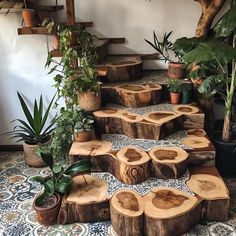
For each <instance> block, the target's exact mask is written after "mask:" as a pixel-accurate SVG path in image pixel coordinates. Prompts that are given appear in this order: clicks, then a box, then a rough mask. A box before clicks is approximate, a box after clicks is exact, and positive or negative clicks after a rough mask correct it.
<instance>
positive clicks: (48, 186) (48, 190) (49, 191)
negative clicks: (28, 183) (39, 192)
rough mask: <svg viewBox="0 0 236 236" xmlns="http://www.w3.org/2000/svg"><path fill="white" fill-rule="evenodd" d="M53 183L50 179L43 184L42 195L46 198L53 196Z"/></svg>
mask: <svg viewBox="0 0 236 236" xmlns="http://www.w3.org/2000/svg"><path fill="white" fill-rule="evenodd" d="M54 187H55V186H54V182H53V180H52V179H49V180H47V181H46V182H45V183H44V193H45V194H46V196H51V195H53V194H54V192H55V188H54Z"/></svg>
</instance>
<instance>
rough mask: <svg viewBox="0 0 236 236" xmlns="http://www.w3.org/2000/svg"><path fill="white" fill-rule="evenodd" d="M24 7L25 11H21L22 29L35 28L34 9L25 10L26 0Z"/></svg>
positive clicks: (25, 0)
mask: <svg viewBox="0 0 236 236" xmlns="http://www.w3.org/2000/svg"><path fill="white" fill-rule="evenodd" d="M24 7H25V9H24V10H22V17H23V23H24V27H33V26H37V23H36V14H35V11H34V9H29V8H27V0H24Z"/></svg>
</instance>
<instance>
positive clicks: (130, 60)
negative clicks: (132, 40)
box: [96, 56, 143, 82]
mask: <svg viewBox="0 0 236 236" xmlns="http://www.w3.org/2000/svg"><path fill="white" fill-rule="evenodd" d="M142 64H143V62H142V59H141V57H139V56H136V57H134V56H133V57H121V56H120V57H117V56H116V57H115V56H109V57H107V58H104V60H103V61H99V64H98V65H97V66H96V70H97V71H98V73H99V71H100V70H102V71H106V72H105V73H104V75H103V76H106V79H107V81H109V82H122V81H131V80H137V79H140V78H141V77H142ZM99 74H100V75H101V76H102V73H99Z"/></svg>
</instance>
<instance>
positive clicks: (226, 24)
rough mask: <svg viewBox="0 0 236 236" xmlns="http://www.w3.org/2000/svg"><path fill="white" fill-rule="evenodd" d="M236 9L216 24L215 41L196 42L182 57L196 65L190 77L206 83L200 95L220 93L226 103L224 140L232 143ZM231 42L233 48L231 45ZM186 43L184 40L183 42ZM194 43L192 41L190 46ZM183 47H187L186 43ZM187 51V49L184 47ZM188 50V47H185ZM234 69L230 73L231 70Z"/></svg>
mask: <svg viewBox="0 0 236 236" xmlns="http://www.w3.org/2000/svg"><path fill="white" fill-rule="evenodd" d="M235 16H236V5H235V2H234V1H232V6H231V8H230V9H229V10H228V11H227V12H226V13H225V14H224V15H223V17H222V18H221V19H220V20H219V21H218V22H217V24H216V25H215V27H214V28H213V31H214V32H215V35H214V37H211V38H205V39H204V40H203V41H197V40H195V39H194V41H195V44H194V46H193V48H192V49H191V50H190V51H189V52H187V53H186V54H185V55H184V56H183V60H184V61H185V62H186V63H187V64H188V65H189V66H192V65H197V66H195V69H194V70H193V71H192V72H191V73H190V76H191V77H193V78H197V77H199V76H201V77H202V78H203V79H204V80H203V82H202V84H201V85H200V87H199V88H198V91H199V92H200V93H202V94H204V95H205V96H214V95H215V94H216V93H218V94H219V95H220V96H221V97H222V98H223V99H224V103H225V117H224V127H223V132H222V140H223V141H226V142H228V141H230V139H231V133H232V132H231V131H232V120H233V118H234V117H233V116H234V112H233V110H234V108H233V106H234V103H233V99H234V96H235V90H236V65H235V60H236V48H235V45H236V36H235V30H236V22H235ZM230 38H232V39H233V40H231V42H232V44H229V42H230ZM181 40H182V43H183V40H184V41H187V40H186V38H185V39H180V40H179V42H180V41H181ZM192 41H193V39H190V40H189V42H187V44H188V45H189V44H190V43H191V42H192ZM183 45H184V43H183ZM184 47H185V46H184ZM185 48H186V47H185ZM230 67H231V69H230Z"/></svg>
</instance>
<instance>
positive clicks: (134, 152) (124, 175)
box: [113, 146, 150, 184]
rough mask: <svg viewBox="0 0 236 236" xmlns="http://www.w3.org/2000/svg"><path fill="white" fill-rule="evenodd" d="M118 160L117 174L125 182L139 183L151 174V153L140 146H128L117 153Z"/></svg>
mask: <svg viewBox="0 0 236 236" xmlns="http://www.w3.org/2000/svg"><path fill="white" fill-rule="evenodd" d="M116 156H117V159H118V162H117V163H116V164H117V167H116V168H115V169H114V172H113V173H115V176H116V178H117V179H118V180H120V181H121V182H122V183H125V184H138V183H141V182H143V181H145V180H147V179H148V178H149V176H150V171H149V160H150V157H149V155H148V154H147V153H146V152H145V151H143V150H142V149H140V148H137V147H132V146H128V147H125V148H122V149H121V150H120V151H118V152H117V154H116Z"/></svg>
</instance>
